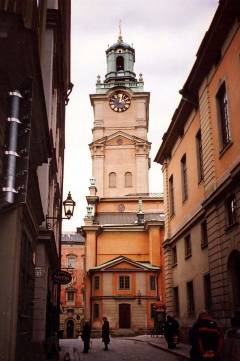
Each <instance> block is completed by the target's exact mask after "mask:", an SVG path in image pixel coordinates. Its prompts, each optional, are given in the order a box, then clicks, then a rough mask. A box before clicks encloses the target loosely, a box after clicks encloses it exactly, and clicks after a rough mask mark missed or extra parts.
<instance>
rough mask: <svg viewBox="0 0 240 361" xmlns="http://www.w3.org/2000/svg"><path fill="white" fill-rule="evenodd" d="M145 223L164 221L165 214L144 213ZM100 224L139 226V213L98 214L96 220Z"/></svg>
mask: <svg viewBox="0 0 240 361" xmlns="http://www.w3.org/2000/svg"><path fill="white" fill-rule="evenodd" d="M144 220H145V221H164V213H144ZM95 223H98V224H101V225H103V224H109V225H110V224H137V223H138V219H137V213H136V212H135V213H130V212H129V213H127V212H122V213H98V214H97V215H96V218H95Z"/></svg>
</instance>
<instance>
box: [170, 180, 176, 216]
mask: <svg viewBox="0 0 240 361" xmlns="http://www.w3.org/2000/svg"><path fill="white" fill-rule="evenodd" d="M168 188H169V215H170V217H173V216H174V215H175V199H174V180H173V174H172V175H171V176H170V177H169V179H168Z"/></svg>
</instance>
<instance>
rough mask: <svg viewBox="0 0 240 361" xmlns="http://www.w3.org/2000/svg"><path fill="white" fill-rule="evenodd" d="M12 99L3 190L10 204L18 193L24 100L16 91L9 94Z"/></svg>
mask: <svg viewBox="0 0 240 361" xmlns="http://www.w3.org/2000/svg"><path fill="white" fill-rule="evenodd" d="M9 95H10V97H11V107H10V116H9V117H8V118H7V120H8V122H9V132H8V142H7V150H6V151H5V156H6V157H7V161H6V163H7V166H6V177H5V182H6V183H5V186H4V187H3V188H2V191H3V192H5V193H4V194H5V195H4V199H5V201H6V202H8V203H13V202H14V196H15V194H16V193H18V192H17V190H16V189H15V182H16V166H17V158H18V157H19V154H18V153H17V141H18V128H19V124H21V122H20V120H19V108H20V99H21V98H22V96H21V94H20V92H19V91H18V90H15V91H13V92H10V93H9Z"/></svg>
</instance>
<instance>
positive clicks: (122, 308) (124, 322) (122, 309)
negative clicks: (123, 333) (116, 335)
mask: <svg viewBox="0 0 240 361" xmlns="http://www.w3.org/2000/svg"><path fill="white" fill-rule="evenodd" d="M130 327H131V305H130V304H129V303H121V304H120V305H119V328H130Z"/></svg>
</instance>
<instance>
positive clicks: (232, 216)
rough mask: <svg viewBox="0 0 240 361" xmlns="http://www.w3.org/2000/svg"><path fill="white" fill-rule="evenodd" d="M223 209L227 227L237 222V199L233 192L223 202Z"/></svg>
mask: <svg viewBox="0 0 240 361" xmlns="http://www.w3.org/2000/svg"><path fill="white" fill-rule="evenodd" d="M232 204H233V206H232ZM225 209H226V222H227V225H226V226H227V228H229V227H232V226H234V225H235V224H237V199H236V195H235V194H232V195H231V196H230V197H228V198H227V200H226V202H225Z"/></svg>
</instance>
